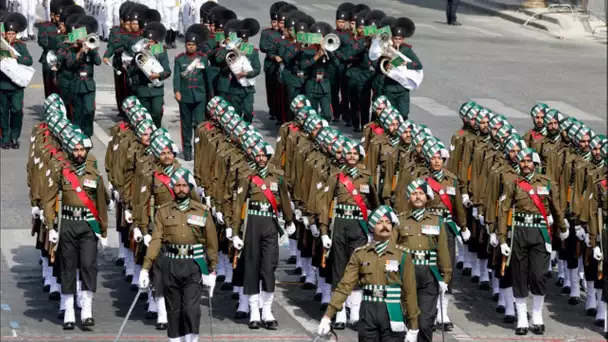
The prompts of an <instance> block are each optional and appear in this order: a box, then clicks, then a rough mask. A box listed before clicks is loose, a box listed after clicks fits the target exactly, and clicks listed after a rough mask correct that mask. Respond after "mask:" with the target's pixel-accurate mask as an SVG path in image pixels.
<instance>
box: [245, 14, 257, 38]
mask: <svg viewBox="0 0 608 342" xmlns="http://www.w3.org/2000/svg"><path fill="white" fill-rule="evenodd" d="M241 24H242V25H243V29H242V31H241V38H243V39H245V38H249V37H253V36H255V35H256V34H258V33H259V32H260V23H259V22H258V21H257V20H255V19H253V18H245V19H243V21H241ZM245 35H246V37H245Z"/></svg>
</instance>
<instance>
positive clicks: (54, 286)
mask: <svg viewBox="0 0 608 342" xmlns="http://www.w3.org/2000/svg"><path fill="white" fill-rule="evenodd" d="M49 278H50V285H51V290H50V291H49V292H50V293H53V292H61V285H59V284H58V283H57V278H56V277H53V276H50V277H49Z"/></svg>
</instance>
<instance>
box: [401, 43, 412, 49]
mask: <svg viewBox="0 0 608 342" xmlns="http://www.w3.org/2000/svg"><path fill="white" fill-rule="evenodd" d="M403 45H404V46H407V47H408V48H410V49H411V48H412V45H411V44H408V43H403Z"/></svg>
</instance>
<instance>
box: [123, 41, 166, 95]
mask: <svg viewBox="0 0 608 342" xmlns="http://www.w3.org/2000/svg"><path fill="white" fill-rule="evenodd" d="M149 42H150V41H149V40H148V39H146V38H144V39H141V40H140V41H139V42H137V43H136V44H135V45H133V46H132V47H131V49H132V50H133V52H135V53H136V55H135V57H133V58H134V59H135V64H136V65H137V67H138V68H139V70H141V71H142V72H143V73H144V75H146V77H147V78H148V80H149V81H150V84H148V87H150V88H152V87H155V88H158V87H161V86H162V85H163V81H161V80H159V79H155V80H153V79H150V75H152V74H154V73H157V74H158V73H161V72H163V71H165V68H163V66H162V65H161V64H160V62H159V61H158V60H157V59H156V57H154V55H153V54H152V53H151V52H150V49H149V48H148V45H149Z"/></svg>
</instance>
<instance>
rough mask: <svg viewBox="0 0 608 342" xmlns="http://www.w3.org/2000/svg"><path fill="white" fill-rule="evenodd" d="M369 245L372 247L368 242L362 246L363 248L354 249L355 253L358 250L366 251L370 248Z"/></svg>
mask: <svg viewBox="0 0 608 342" xmlns="http://www.w3.org/2000/svg"><path fill="white" fill-rule="evenodd" d="M371 245H372V243H371V242H368V243H366V244H365V245H363V246H361V247H357V248H355V252H356V251H358V250H362V249H366V248H368V247H369V246H371Z"/></svg>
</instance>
